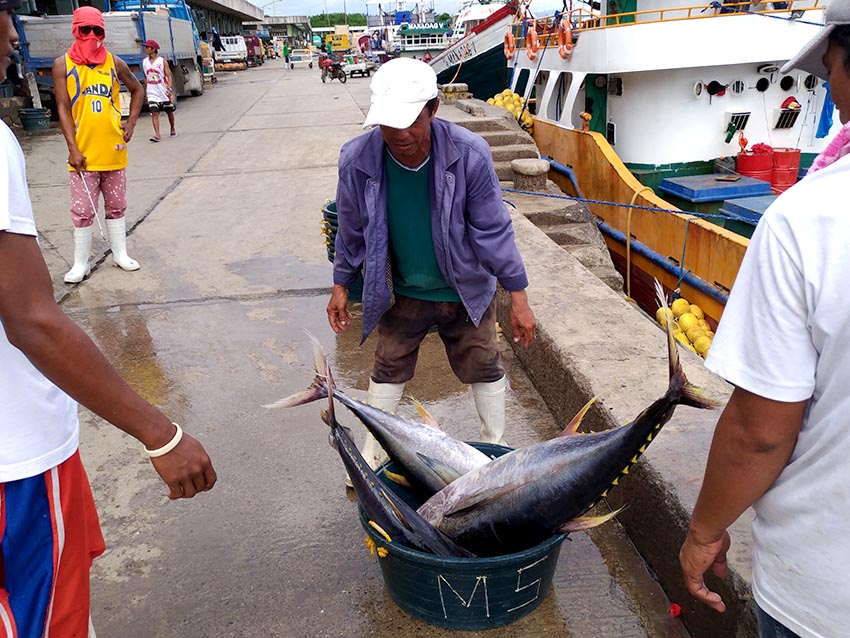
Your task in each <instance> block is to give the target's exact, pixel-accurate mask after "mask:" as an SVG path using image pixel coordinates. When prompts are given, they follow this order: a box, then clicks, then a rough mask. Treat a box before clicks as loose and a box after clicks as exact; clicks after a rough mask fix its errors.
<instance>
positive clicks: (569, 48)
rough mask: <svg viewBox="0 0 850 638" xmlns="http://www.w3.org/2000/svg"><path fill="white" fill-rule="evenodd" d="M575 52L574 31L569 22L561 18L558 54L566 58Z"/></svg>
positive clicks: (563, 58)
mask: <svg viewBox="0 0 850 638" xmlns="http://www.w3.org/2000/svg"><path fill="white" fill-rule="evenodd" d="M572 53H573V32H572V30H570V26H569V23H568V22H566V21H565V20H561V23H560V24H559V25H558V55H560V56H561V59H562V60H566V59H567V58H568V57H570V56H571V55H572Z"/></svg>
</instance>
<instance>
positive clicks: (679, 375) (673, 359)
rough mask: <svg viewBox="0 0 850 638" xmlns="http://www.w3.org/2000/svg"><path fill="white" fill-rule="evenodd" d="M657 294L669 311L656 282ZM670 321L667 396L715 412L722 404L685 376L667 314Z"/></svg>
mask: <svg viewBox="0 0 850 638" xmlns="http://www.w3.org/2000/svg"><path fill="white" fill-rule="evenodd" d="M655 294H656V296H657V297H658V306H659V307H660V308H664V309H665V311H669V306H668V305H667V295H665V294H664V288H662V287H661V283H660V282H659V281H658V280H657V279H656V280H655ZM666 314H667V316H668V320H667V321H665V322H664V326H665V328H666V330H667V359H668V362H669V366H670V385H669V387H668V389H667V396H668V397H669V398H670V399H671V400H672V401H673V402H674V403H677V404H680V405H689V406H691V407H692V408H700V409H704V410H713V409H716V408H719V407H720V405H721V404H720V403H719V402H718V401H715V400H714V399H710V398H708V397H706V396H705V394H704V392H703V390H702V388H699V387H697V386H695V385H693V384H692V383H691V382H690V381H688V377H687V376H685V371H684V369H683V368H682V364H681V362H680V361H679V347H678V346H677V345H676V338H675V337H674V336H673V328H672V327H671V325H670V324H671V323H672V322H671V321H670V320H669V317H670V314H671V313H669V312H667V313H666Z"/></svg>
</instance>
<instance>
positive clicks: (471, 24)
mask: <svg viewBox="0 0 850 638" xmlns="http://www.w3.org/2000/svg"><path fill="white" fill-rule="evenodd" d="M506 4H508V0H463V3H462V4H461V5H460V10H458V12H457V15H455V17H454V19H453V20H452V28H453V30H454V33H453V34H452V40H462V39H463V38H465V37H466V34H467V33H471V32H472V30H473V29H474V28H475V27H477V26H478V25H479V24H481V23H482V22H484V21H485V20H486V19H487V18H489V17H490V16H491V15H493V14H494V13H495V12H496V11H498V10H499V9H501V8H502V7H503V6H504V5H506Z"/></svg>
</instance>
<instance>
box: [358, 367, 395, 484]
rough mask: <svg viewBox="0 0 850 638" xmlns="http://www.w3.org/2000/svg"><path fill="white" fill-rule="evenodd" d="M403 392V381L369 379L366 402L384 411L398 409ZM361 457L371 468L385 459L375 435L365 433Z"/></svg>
mask: <svg viewBox="0 0 850 638" xmlns="http://www.w3.org/2000/svg"><path fill="white" fill-rule="evenodd" d="M403 394H404V384H403V383H375V382H374V381H372V379H369V396H368V397H367V398H366V403H370V404H371V405H374V406H375V407H376V408H381V409H382V410H384V411H386V412H395V411H396V410H398V404H399V402H400V401H401V396H402V395H403ZM363 458H364V459H366V462H367V463H368V464H369V467H371V468H372V469H373V470H374V469H375V468H376V467H378V466H380V465H382V464H383V463H385V462H386V461H387V458H388V457H387V453H386V452H384V448H382V447H381V446H380V445H379V444H378V442H377V441H376V440H375V437H374V436H372V435H371V433H369V432H367V433H366V441H365V442H364V443H363Z"/></svg>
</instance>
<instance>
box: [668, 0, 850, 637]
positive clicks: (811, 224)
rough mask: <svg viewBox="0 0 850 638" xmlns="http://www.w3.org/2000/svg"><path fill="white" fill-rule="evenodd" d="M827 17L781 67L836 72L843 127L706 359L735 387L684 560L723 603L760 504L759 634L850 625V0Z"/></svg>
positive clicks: (687, 572) (699, 593) (715, 601)
mask: <svg viewBox="0 0 850 638" xmlns="http://www.w3.org/2000/svg"><path fill="white" fill-rule="evenodd" d="M825 21H826V26H825V28H824V29H823V31H822V32H821V33H820V34H818V36H816V37H815V38H814V39H813V40H812V41H811V42H810V43H809V44H807V45H806V46H805V47H804V48H803V50H802V51H800V53H799V54H797V56H795V57H794V59H792V60H791V61H790V62H788V63H787V64H786V65H785V66H783V67H782V72H783V73H787V72H788V71H790V70H792V69H800V70H802V71H804V72H807V73H812V74H814V75H816V76H818V77H821V78H824V79H826V78H828V79H829V82H830V87H831V91H832V97H833V100H834V102H835V105H836V107H837V108H838V111H839V117H840V119H841V122H842V124H843V126H842V128H841V130H840V131H839V133H838V135H837V136H836V138H835V139H834V140H832V142H831V143H830V144H829V146H828V147H827V149H826V150H825V151H824V152H823V153H821V155H819V156H818V157H817V159H816V160H815V162H814V164H813V165H812V168H811V169H810V171H809V173H808V175H807V176H806V177H805V178H804V179H803V180H802V181H801V182H800V183H799V184H797V185H795V186H794V187H792V188H791V189H789V190H788V191H786V192H785V193H784V194H783V195H781V196H780V197H779V198H778V199H777V200H776V202H774V203H773V205H771V207H770V208H769V209H768V210H767V212H766V213H765V214H764V216H763V217H762V219H761V221H760V222H759V225H758V228H757V229H756V232H755V234H754V235H753V238H752V241H751V242H750V246H749V248H748V249H747V254H746V256H745V258H744V262H743V264H742V265H741V269H740V271H739V273H738V277H737V279H736V280H735V288H734V290H733V291H732V294H731V296H730V298H729V303H728V304H727V306H726V310H725V311H724V313H723V319H722V320H721V322H720V326H719V328H718V331H717V336H716V338H715V340H714V345H713V346H712V348H711V353H710V354H709V356H708V359H707V360H706V367H707V368H709V369H711V370H712V371H713V372H716V373H717V374H719V375H721V376H723V377H724V378H726V379H727V380H728V381H729V382H730V383H732V384H734V385H735V386H736V387H735V390H734V391H733V393H732V396H731V398H730V399H729V404H728V405H727V406H726V409H725V410H724V411H723V414H722V415H721V417H720V420H719V422H718V424H717V429H716V431H715V433H714V440H713V442H712V446H711V452H710V454H709V459H708V467H707V468H706V473H705V479H704V482H703V487H702V490H701V492H700V495H699V499H698V501H697V504H696V507H695V508H694V513H693V517H692V519H691V524H690V529H689V531H688V536H687V539H686V540H685V544H684V545H683V547H682V550H681V553H680V557H679V558H680V562H681V564H682V570H683V574H684V579H685V584H686V585H687V587H688V590H689V591H690V592H691V593H692V594H693V595H694V596H696V598H697V599H698V600H701V601H702V602H704V603H706V604H708V605H710V606H711V607H712V608H714V609H715V610H717V611H720V612H723V611H725V603H724V602H723V601H722V600H721V597H720V595H719V594H717V593H716V592H712V591H710V590H709V589H708V587H707V585H706V583H705V581H704V579H703V575H704V573H705V572H706V571H707V570H708V569H709V568H713V571H714V573H715V575H717V576H720V577H723V576H725V575H726V573H727V566H726V552H727V550H728V549H729V545H730V539H729V534H728V533H727V532H726V528H727V527H728V526H729V525H731V524H732V522H733V521H735V520H736V519H737V518H738V517H739V516H740V515H741V514H742V513H743V512H744V510H746V509H747V508H748V507H750V506H752V507H753V508H754V509H755V513H756V517H755V519H754V521H753V584H752V589H753V597H754V599H755V602H756V605H757V608H756V612H757V615H758V622H759V632H760V636H762V637H763V638H767V637H770V638H794V637H795V636H799V637H801V638H827V637H834V636H847V635H849V634H850V626H848V618H850V616H848V602H850V580H848V574H850V543H848V529H850V527H849V526H848V520H850V491H848V488H847V486H848V483H850V463H848V458H850V421H848V419H850V416H848V415H850V393H848V391H847V387H848V386H847V380H848V378H850V295H848V294H847V283H846V273H847V271H848V269H849V268H850V243H848V238H850V214H848V207H847V194H848V185H850V0H832V1H831V2H830V4H829V7H828V8H827V9H826V12H825ZM778 348H781V350H778Z"/></svg>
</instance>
